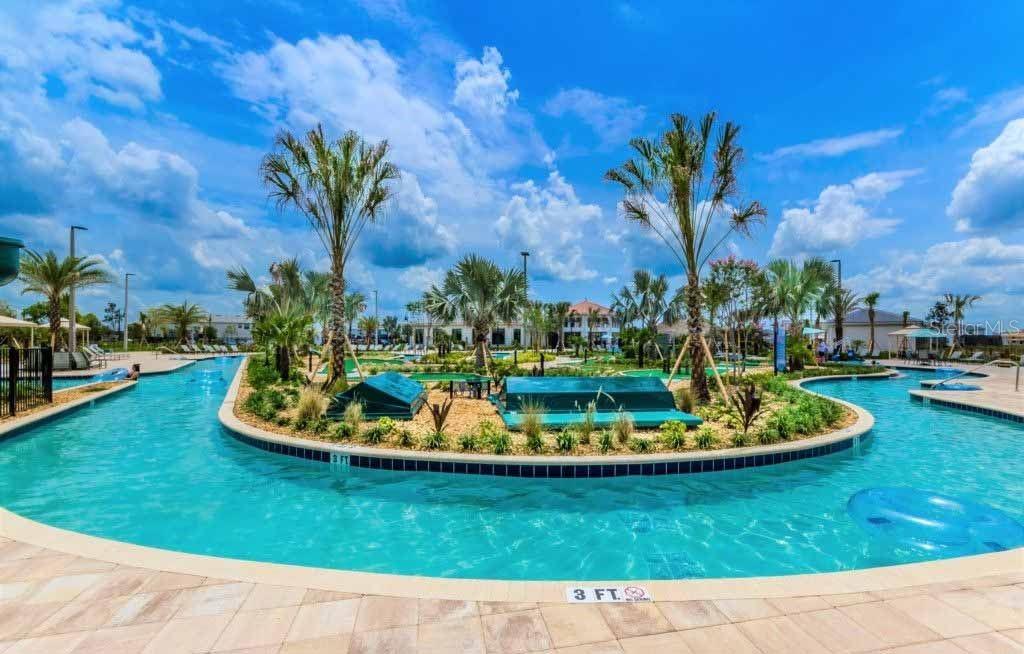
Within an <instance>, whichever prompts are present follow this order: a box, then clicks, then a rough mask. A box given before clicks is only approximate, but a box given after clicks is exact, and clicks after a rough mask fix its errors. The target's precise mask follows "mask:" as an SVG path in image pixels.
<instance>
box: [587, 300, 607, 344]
mask: <svg viewBox="0 0 1024 654" xmlns="http://www.w3.org/2000/svg"><path fill="white" fill-rule="evenodd" d="M603 323H604V314H603V313H601V310H600V309H598V308H597V307H590V308H589V309H587V347H589V348H590V349H591V350H593V349H594V327H596V326H599V325H602V324H603Z"/></svg>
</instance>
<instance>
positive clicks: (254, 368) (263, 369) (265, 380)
mask: <svg viewBox="0 0 1024 654" xmlns="http://www.w3.org/2000/svg"><path fill="white" fill-rule="evenodd" d="M246 380H247V381H248V382H249V385H250V386H252V387H253V388H254V389H257V390H260V389H263V388H266V387H267V386H270V385H271V384H274V383H275V382H277V380H278V375H277V371H276V370H274V367H273V366H271V365H268V364H266V363H264V362H263V360H262V359H261V358H258V357H250V359H249V365H248V369H247V370H246Z"/></svg>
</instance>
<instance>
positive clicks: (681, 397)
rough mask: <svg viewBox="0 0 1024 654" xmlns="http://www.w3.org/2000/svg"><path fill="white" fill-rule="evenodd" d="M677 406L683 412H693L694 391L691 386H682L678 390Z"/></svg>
mask: <svg viewBox="0 0 1024 654" xmlns="http://www.w3.org/2000/svg"><path fill="white" fill-rule="evenodd" d="M676 406H677V407H679V410H680V411H682V412H683V413H691V414H692V413H693V406H694V402H693V393H692V392H691V391H690V389H689V388H687V387H685V386H682V387H680V388H679V389H678V390H677V391H676Z"/></svg>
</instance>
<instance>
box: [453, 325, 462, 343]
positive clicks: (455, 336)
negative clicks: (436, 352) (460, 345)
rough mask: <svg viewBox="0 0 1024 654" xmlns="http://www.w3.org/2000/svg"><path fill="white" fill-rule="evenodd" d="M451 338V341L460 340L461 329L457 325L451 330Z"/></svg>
mask: <svg viewBox="0 0 1024 654" xmlns="http://www.w3.org/2000/svg"><path fill="white" fill-rule="evenodd" d="M452 340H453V341H461V340H462V330H461V329H459V328H458V327H456V328H455V329H453V330H452Z"/></svg>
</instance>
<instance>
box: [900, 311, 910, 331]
mask: <svg viewBox="0 0 1024 654" xmlns="http://www.w3.org/2000/svg"><path fill="white" fill-rule="evenodd" d="M909 324H910V312H909V311H907V310H906V309H904V310H903V316H902V325H901V327H903V329H906V328H907V325H909Z"/></svg>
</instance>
